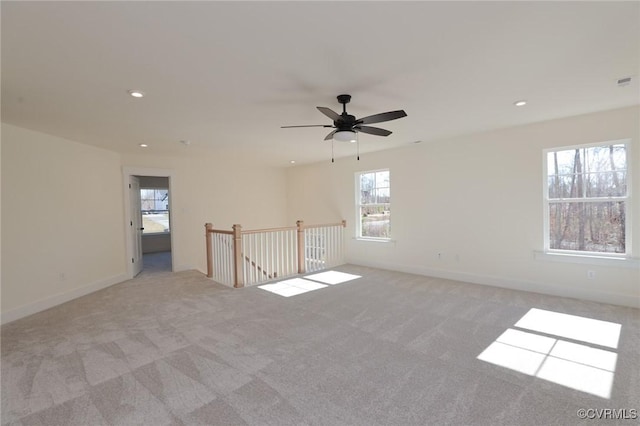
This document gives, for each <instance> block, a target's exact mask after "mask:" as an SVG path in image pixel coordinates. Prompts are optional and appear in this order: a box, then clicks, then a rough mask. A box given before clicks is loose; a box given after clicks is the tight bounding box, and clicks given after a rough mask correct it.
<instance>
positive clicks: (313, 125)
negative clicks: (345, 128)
mask: <svg viewBox="0 0 640 426" xmlns="http://www.w3.org/2000/svg"><path fill="white" fill-rule="evenodd" d="M293 127H333V126H330V125H328V124H305V125H302V126H280V128H281V129H291V128H293Z"/></svg>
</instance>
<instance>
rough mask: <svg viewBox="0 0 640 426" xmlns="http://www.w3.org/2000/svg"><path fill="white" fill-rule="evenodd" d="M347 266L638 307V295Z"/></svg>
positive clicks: (417, 269)
mask: <svg viewBox="0 0 640 426" xmlns="http://www.w3.org/2000/svg"><path fill="white" fill-rule="evenodd" d="M349 263H351V264H353V265H360V266H368V267H371V268H380V269H387V270H390V271H398V272H406V273H409V274H416V275H424V276H428V277H436V278H444V279H449V280H455V281H463V282H467V283H472V284H481V285H489V286H493V287H501V288H508V289H511V290H521V291H528V292H532V293H542V294H548V295H551V296H560V297H571V298H574V299H582V300H590V301H593V302H600V303H609V304H612V305H619V306H629V307H632V308H640V296H629V295H623V294H618V293H608V292H604V291H594V290H589V289H577V288H567V287H565V286H561V285H550V284H541V283H536V282H532V281H525V280H517V279H512V278H504V277H498V276H492V275H478V274H472V273H469V272H459V271H452V270H445V269H433V268H425V267H421V266H415V265H398V264H392V263H386V262H375V263H373V262H372V263H368V262H361V261H359V260H353V259H350V261H349Z"/></svg>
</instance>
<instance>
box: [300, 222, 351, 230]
mask: <svg viewBox="0 0 640 426" xmlns="http://www.w3.org/2000/svg"><path fill="white" fill-rule="evenodd" d="M332 226H342V227H343V228H346V226H347V221H346V220H343V221H342V222H337V223H323V224H320V225H306V226H304V229H311V228H330V227H332Z"/></svg>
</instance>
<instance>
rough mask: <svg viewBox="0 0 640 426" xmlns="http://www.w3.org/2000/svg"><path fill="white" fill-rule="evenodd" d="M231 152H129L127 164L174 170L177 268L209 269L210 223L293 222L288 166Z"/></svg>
mask: <svg viewBox="0 0 640 426" xmlns="http://www.w3.org/2000/svg"><path fill="white" fill-rule="evenodd" d="M235 160H236V159H233V158H229V157H226V156H225V157H224V158H222V157H211V158H202V157H199V158H186V157H161V156H154V155H153V153H150V152H149V151H146V152H145V154H144V155H142V154H141V155H127V156H124V159H123V165H124V166H125V167H131V168H153V169H165V170H171V171H172V182H171V185H172V186H171V208H172V210H171V233H172V234H173V246H172V247H171V250H172V252H173V256H174V269H175V270H183V269H198V270H200V271H202V272H204V271H206V256H205V240H204V224H205V223H206V222H211V223H213V225H214V227H215V228H217V229H229V230H230V229H231V227H232V226H233V224H234V223H238V224H241V225H242V226H243V227H244V228H245V229H256V228H265V227H279V226H284V225H287V224H289V225H291V224H290V223H287V214H286V179H285V171H284V169H277V168H270V167H260V166H255V165H250V164H245V163H243V162H242V161H235Z"/></svg>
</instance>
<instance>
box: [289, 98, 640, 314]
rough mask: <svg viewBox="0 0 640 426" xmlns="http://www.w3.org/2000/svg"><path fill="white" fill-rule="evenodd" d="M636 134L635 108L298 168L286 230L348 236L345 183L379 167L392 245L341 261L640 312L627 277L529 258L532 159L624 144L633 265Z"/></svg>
mask: <svg viewBox="0 0 640 426" xmlns="http://www.w3.org/2000/svg"><path fill="white" fill-rule="evenodd" d="M407 119H411V116H409V118H407ZM414 119H419V118H414ZM639 123H640V108H638V107H633V108H625V109H620V110H615V111H608V112H602V113H595V114H589V115H584V116H579V117H572V118H567V119H561V120H554V121H548V122H543V123H537V124H532V125H527V126H519V127H514V128H508V129H503V130H499V131H493V132H487V133H482V134H475V135H469V136H464V137H457V138H453V139H448V140H442V141H433V142H424V143H422V144H412V145H408V146H407V147H406V148H401V149H395V150H388V151H383V152H377V153H371V154H363V155H361V156H360V158H361V160H360V161H356V159H355V158H353V157H351V158H343V159H340V160H337V161H336V163H334V164H332V163H331V162H330V161H326V162H322V163H318V164H313V165H307V166H297V167H294V168H291V169H289V170H288V174H287V188H288V189H287V191H288V197H287V200H288V204H287V205H288V215H289V222H292V221H295V220H296V219H298V218H304V219H305V220H308V221H312V222H314V221H322V222H326V221H328V220H329V221H333V220H335V221H337V220H340V219H346V220H347V223H348V227H347V234H349V235H351V236H354V235H355V228H354V221H355V220H356V211H355V194H354V173H355V172H357V171H366V170H373V169H380V168H389V169H390V172H391V194H392V204H391V211H392V225H391V226H392V228H391V229H392V238H393V239H394V240H395V241H394V242H391V243H376V242H365V241H360V240H355V239H353V238H350V239H348V241H347V259H348V261H349V262H351V263H356V264H362V265H370V266H377V267H383V268H388V269H394V270H401V271H407V272H414V273H419V274H425V275H432V276H440V277H447V278H453V279H460V280H465V281H470V282H477V283H481V284H490V285H496V286H502V287H510V288H519V289H525V290H530V291H538V292H542V293H549V294H557V295H563V296H573V297H578V298H584V299H590V300H598V301H604V302H609V303H616V304H623V305H630V306H640V269H639V268H638V267H637V266H636V267H634V268H629V267H627V268H620V267H610V266H602V265H584V264H574V263H556V262H549V261H543V260H536V259H534V251H536V250H542V249H543V204H542V184H543V178H542V161H543V154H542V150H543V149H545V148H551V147H559V146H567V145H574V144H583V143H591V142H602V141H609V140H617V139H626V138H631V139H632V143H631V145H632V147H631V148H632V150H631V163H632V164H631V167H632V169H633V170H632V171H633V184H632V190H633V206H632V215H628V216H627V218H628V220H629V221H630V222H631V226H632V232H633V235H632V242H633V253H632V256H633V257H636V258H638V257H640V220H639V218H640V154H639V153H640V146H639V145H640V143H639V139H640V134H639V133H640V132H639V127H638V126H639ZM363 139H364V138H363ZM361 143H364V144H366V141H365V140H363V141H361ZM438 253H441V254H442V255H441V257H440V258H439V257H438ZM587 270H593V271H595V272H596V278H595V279H594V280H588V279H587V277H586V271H587Z"/></svg>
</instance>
